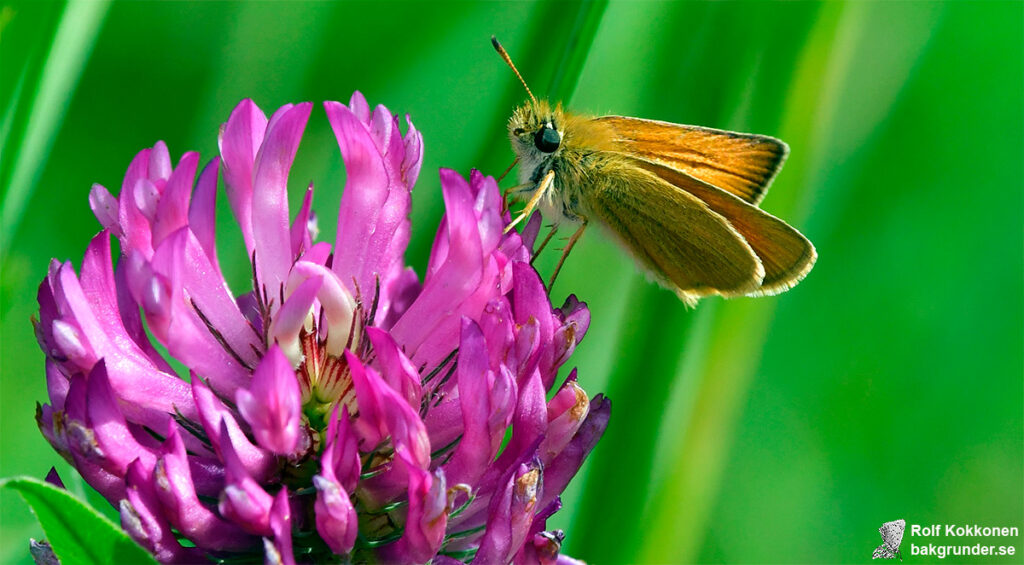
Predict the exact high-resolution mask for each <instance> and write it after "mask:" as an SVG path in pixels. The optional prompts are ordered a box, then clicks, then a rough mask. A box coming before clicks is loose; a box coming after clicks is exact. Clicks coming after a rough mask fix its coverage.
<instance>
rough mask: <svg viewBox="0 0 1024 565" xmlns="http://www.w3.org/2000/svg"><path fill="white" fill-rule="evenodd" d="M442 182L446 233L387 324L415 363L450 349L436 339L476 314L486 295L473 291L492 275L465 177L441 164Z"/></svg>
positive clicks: (452, 337)
mask: <svg viewBox="0 0 1024 565" xmlns="http://www.w3.org/2000/svg"><path fill="white" fill-rule="evenodd" d="M441 187H442V192H443V194H444V201H445V207H446V209H447V213H446V215H445V226H446V233H447V237H444V236H443V235H440V234H439V235H440V237H439V238H438V239H437V241H436V242H435V243H436V245H435V249H434V251H433V252H432V253H431V258H430V266H429V267H428V273H427V277H426V279H425V280H424V282H423V290H422V292H420V294H419V296H417V298H416V300H415V301H414V302H413V303H412V304H411V305H410V306H409V309H408V310H407V311H406V312H405V314H404V315H403V316H402V317H401V318H400V319H399V320H398V321H397V322H396V323H395V325H394V327H393V328H392V330H391V333H392V335H394V337H395V339H396V340H397V341H398V342H399V343H402V344H403V345H405V347H406V353H407V354H409V355H410V357H411V358H412V359H413V361H414V362H415V363H417V364H426V365H428V366H433V365H434V364H436V363H437V362H439V361H440V360H441V359H443V358H444V357H445V356H447V355H448V354H449V353H450V352H451V349H447V350H445V349H446V348H445V347H438V346H437V344H441V343H448V344H451V343H454V342H455V341H456V340H457V339H458V338H457V336H458V333H459V328H460V323H461V322H460V320H461V317H462V316H468V317H469V318H471V319H476V318H478V317H479V315H480V312H481V311H482V310H483V307H484V305H485V304H486V303H487V299H486V298H485V297H484V296H481V295H478V294H476V291H477V290H478V289H481V288H486V289H491V288H493V286H492V284H493V282H494V280H495V278H496V275H497V272H496V267H493V268H492V266H491V265H489V263H490V261H489V260H488V261H485V257H484V252H485V250H484V248H483V246H482V245H483V244H482V242H481V239H480V232H479V228H478V226H477V220H478V218H477V214H476V213H475V211H474V209H473V206H474V198H473V195H472V192H471V190H470V186H469V183H467V182H466V180H465V179H463V178H462V177H461V176H460V175H459V174H458V173H456V172H455V171H451V170H448V169H442V170H441ZM487 252H488V253H489V252H490V250H487ZM481 299H482V300H481ZM425 342H428V345H427V347H426V348H424V351H422V352H421V351H420V348H421V347H423V344H424V343H425Z"/></svg>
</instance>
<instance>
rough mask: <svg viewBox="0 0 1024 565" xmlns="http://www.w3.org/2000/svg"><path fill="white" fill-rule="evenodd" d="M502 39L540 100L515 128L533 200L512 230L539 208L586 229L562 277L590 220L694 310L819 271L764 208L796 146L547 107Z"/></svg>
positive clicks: (809, 252)
mask: <svg viewBox="0 0 1024 565" xmlns="http://www.w3.org/2000/svg"><path fill="white" fill-rule="evenodd" d="M491 41H492V43H493V44H494V47H495V49H496V50H497V51H498V53H499V54H500V55H501V56H502V58H503V59H504V60H505V62H506V63H507V64H508V65H509V66H510V67H511V68H512V70H513V71H515V73H516V76H517V77H519V79H520V81H521V82H522V83H523V86H524V87H525V88H526V92H527V94H529V96H530V102H527V103H526V104H524V105H523V106H520V107H519V108H517V109H516V110H515V111H514V112H513V114H512V117H511V118H510V119H509V124H508V131H509V139H510V141H511V144H512V150H513V152H515V154H516V161H517V162H518V163H519V180H520V183H521V184H520V185H519V186H517V187H513V189H511V190H510V194H511V195H512V196H513V197H514V198H519V199H523V200H528V201H527V204H526V209H525V210H524V211H523V212H522V213H521V214H519V216H518V217H517V218H516V219H515V220H513V221H512V222H511V223H510V224H509V229H511V227H512V226H514V225H515V224H516V223H518V222H519V221H521V220H522V219H524V218H525V217H527V216H528V215H529V214H530V213H531V212H532V211H533V210H534V209H535V208H539V209H540V210H541V212H542V214H543V215H544V217H545V218H546V219H548V220H549V221H551V222H552V223H553V224H554V225H555V226H556V228H557V226H558V225H560V224H574V225H577V226H578V228H577V230H576V232H575V233H574V234H573V236H572V238H570V240H569V242H568V244H567V245H566V247H565V249H564V251H563V254H562V257H561V259H560V260H559V263H558V265H557V266H556V267H555V273H554V275H552V277H551V280H552V281H553V280H554V277H555V276H556V275H557V274H558V270H559V269H560V268H561V266H562V263H563V262H564V260H565V257H566V256H567V255H568V253H569V251H570V250H571V249H572V246H573V245H575V243H576V242H577V240H578V239H579V238H580V236H581V235H582V234H583V230H584V229H585V228H586V227H587V225H588V224H590V223H596V224H598V225H601V226H603V227H604V228H606V230H607V231H608V232H609V233H611V235H612V236H613V237H614V238H615V239H616V240H618V242H619V243H621V244H622V245H623V247H625V248H626V250H627V251H628V252H629V253H630V255H632V256H633V257H634V258H635V259H636V261H637V262H638V263H639V264H640V266H641V267H642V268H643V269H644V270H646V271H647V272H649V273H651V274H652V275H653V277H654V278H655V279H656V280H657V281H658V282H659V283H661V284H662V285H663V286H665V287H667V288H669V289H671V290H673V291H674V292H675V293H676V295H677V296H678V297H679V298H680V299H681V300H682V301H683V302H685V303H687V304H688V305H694V304H695V303H696V302H697V300H698V299H699V298H701V297H704V296H709V295H721V296H725V297H733V296H761V295H771V294H778V293H780V292H783V291H785V290H788V289H789V288H792V287H793V286H794V285H795V284H796V283H797V282H799V281H800V280H801V279H802V278H803V277H804V276H805V275H806V274H807V273H808V272H809V271H810V269H811V267H812V266H813V265H814V261H815V259H816V258H817V253H816V252H815V250H814V246H813V245H812V244H811V242H810V241H808V240H807V238H806V237H804V236H803V235H802V234H801V233H800V232H799V231H797V230H796V229H794V228H792V227H791V226H789V224H787V223H786V222H784V221H782V220H780V219H779V218H776V217H775V216H773V215H771V214H769V213H767V212H765V211H763V210H761V209H760V208H759V207H758V204H759V203H760V202H761V199H762V198H764V195H765V192H766V191H767V190H768V186H769V185H770V184H771V181H772V179H774V178H775V175H776V174H777V173H778V172H779V169H781V167H782V163H783V161H784V160H785V158H786V155H787V154H788V152H789V148H788V147H787V146H786V144H785V143H783V142H781V141H779V140H778V139H775V138H773V137H768V136H764V135H754V134H744V133H737V132H732V131H725V130H717V129H711V128H705V127H700V126H688V125H680V124H674V123H669V122H662V121H656V120H645V119H640V118H630V117H625V116H603V117H587V116H582V115H577V114H573V113H570V112H567V111H565V110H563V109H562V107H561V106H560V105H558V106H551V105H550V104H549V103H548V102H547V101H544V100H537V98H535V97H534V96H533V93H532V92H530V88H529V87H528V86H526V81H525V80H523V78H522V76H521V75H520V74H519V71H518V70H516V68H515V65H513V64H512V60H511V58H510V57H509V56H508V53H506V52H505V50H504V48H502V47H501V44H499V43H498V41H497V39H495V38H493V37H492V38H491ZM553 233H554V231H552V234H553ZM549 239H550V236H549ZM545 243H546V240H545ZM542 246H543V244H542ZM549 286H550V284H549Z"/></svg>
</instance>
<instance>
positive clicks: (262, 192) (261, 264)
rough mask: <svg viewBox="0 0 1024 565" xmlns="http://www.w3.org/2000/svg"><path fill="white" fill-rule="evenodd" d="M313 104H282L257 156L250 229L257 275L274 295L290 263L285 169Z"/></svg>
mask: <svg viewBox="0 0 1024 565" xmlns="http://www.w3.org/2000/svg"><path fill="white" fill-rule="evenodd" d="M311 109H312V104H310V103H308V102H304V103H302V104H297V105H295V106H291V107H289V106H284V107H282V108H281V109H280V110H278V111H277V113H275V114H274V116H273V117H272V118H271V120H270V123H269V124H267V134H266V137H265V138H264V139H263V144H262V145H261V146H260V150H259V153H258V154H257V155H256V163H255V165H254V167H255V173H254V177H253V181H252V182H253V200H252V230H253V242H254V243H255V248H254V251H255V254H256V274H257V277H258V279H259V281H260V285H261V286H262V287H263V288H265V289H267V295H268V296H269V295H273V296H277V295H278V293H279V292H280V288H281V286H282V285H283V284H284V281H285V278H286V277H287V276H288V269H289V267H291V264H292V257H293V256H292V252H291V236H290V234H289V233H288V232H289V226H288V222H289V217H288V170H289V169H291V166H292V161H294V160H295V153H296V151H298V148H299V140H300V139H302V132H303V131H304V130H305V128H306V122H307V121H308V120H309V113H310V110H311Z"/></svg>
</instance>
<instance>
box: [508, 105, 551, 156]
mask: <svg viewBox="0 0 1024 565" xmlns="http://www.w3.org/2000/svg"><path fill="white" fill-rule="evenodd" d="M508 135H509V140H510V141H511V142H512V150H513V151H515V153H516V155H517V156H518V157H519V159H520V161H522V162H523V164H524V165H527V166H529V165H531V164H536V163H539V162H541V161H545V160H547V158H548V157H551V156H553V155H555V154H556V153H557V152H558V150H559V149H560V148H561V147H562V140H563V138H564V137H565V116H564V113H563V112H562V108H561V106H558V107H555V108H552V107H551V105H550V104H548V103H547V101H544V100H541V101H539V102H537V103H536V104H534V103H532V102H528V103H526V104H523V105H522V106H520V107H518V108H516V110H515V111H514V112H513V113H512V117H511V118H510V119H509V121H508Z"/></svg>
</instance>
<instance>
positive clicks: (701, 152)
mask: <svg viewBox="0 0 1024 565" xmlns="http://www.w3.org/2000/svg"><path fill="white" fill-rule="evenodd" d="M594 121H595V122H597V123H599V124H601V125H603V126H605V127H608V128H609V129H610V130H611V131H612V134H613V137H614V143H615V144H616V145H617V146H618V147H619V150H620V151H622V152H624V153H628V154H629V155H631V156H633V157H635V158H637V159H641V160H644V161H648V162H651V163H656V164H662V165H665V166H668V167H670V168H673V169H676V170H679V171H682V172H684V173H686V174H688V175H690V176H692V177H694V178H696V179H699V180H701V181H704V182H706V183H708V184H711V185H712V186H717V187H719V188H721V189H722V190H725V191H726V192H729V193H730V194H733V195H735V196H737V197H739V198H740V199H742V200H743V201H745V202H747V203H750V204H754V205H756V204H757V203H759V202H760V201H761V199H762V198H763V197H764V194H765V192H766V191H767V190H768V185H770V184H771V182H772V179H774V178H775V175H776V174H777V173H778V172H779V169H781V168H782V163H783V161H785V160H786V156H787V155H788V154H789V147H788V146H787V145H786V144H785V143H783V142H782V141H779V140H778V139H775V138H774V137H768V136H765V135H753V134H746V133H736V132H732V131H725V130H719V129H712V128H704V127H699V126H686V125H680V124H673V123H670V122H662V121H657V120H643V119H640V118H627V117H625V116H604V117H600V118H594Z"/></svg>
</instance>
